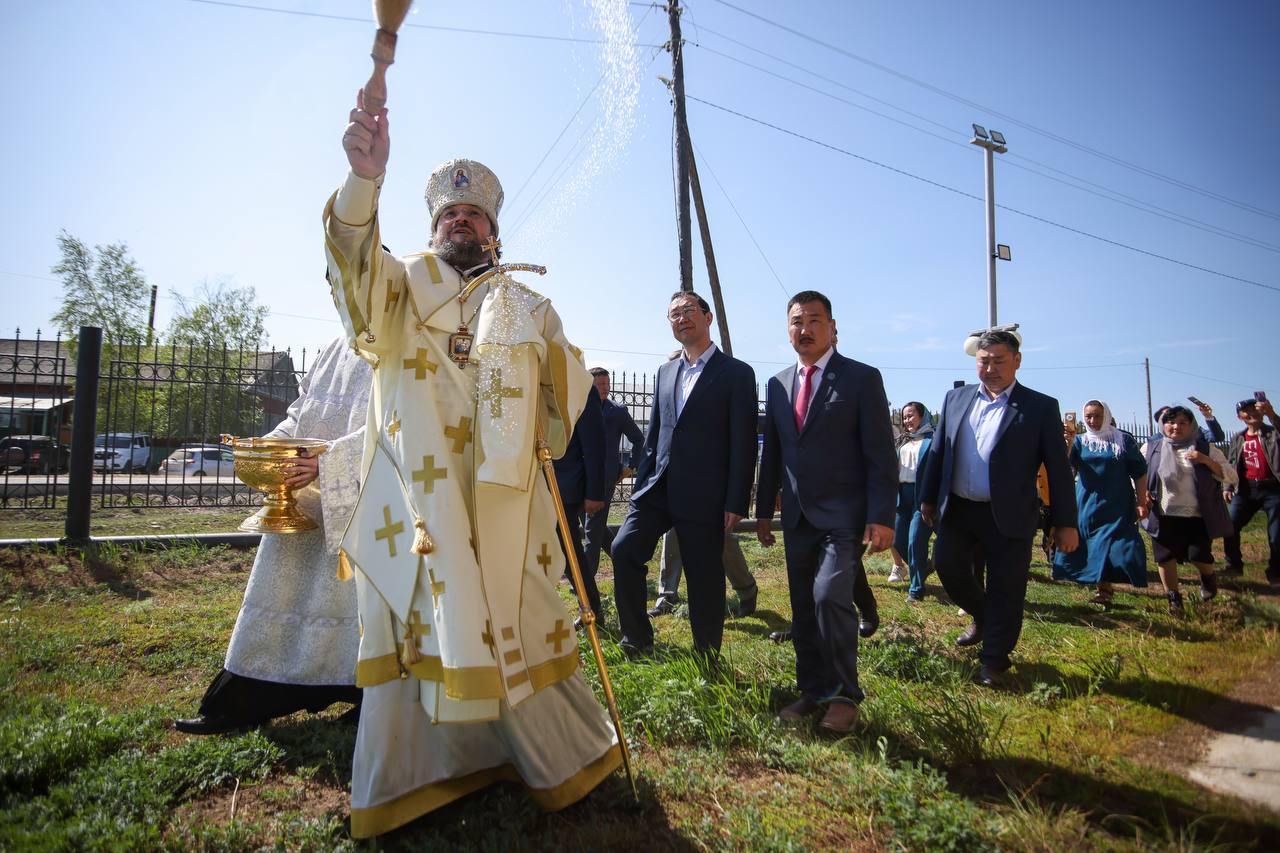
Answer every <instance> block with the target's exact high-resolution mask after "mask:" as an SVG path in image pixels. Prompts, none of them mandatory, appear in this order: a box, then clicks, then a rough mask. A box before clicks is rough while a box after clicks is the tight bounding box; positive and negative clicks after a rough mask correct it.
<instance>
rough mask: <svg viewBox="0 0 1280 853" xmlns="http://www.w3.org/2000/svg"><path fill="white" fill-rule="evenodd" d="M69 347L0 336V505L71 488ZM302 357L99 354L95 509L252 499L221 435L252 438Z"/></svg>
mask: <svg viewBox="0 0 1280 853" xmlns="http://www.w3.org/2000/svg"><path fill="white" fill-rule="evenodd" d="M75 349H76V348H75V347H74V346H71V345H70V342H67V341H63V340H61V339H60V338H54V339H53V340H52V341H50V340H48V339H42V338H41V336H40V335H39V334H37V335H36V337H35V338H31V339H23V338H22V336H21V334H20V333H16V334H15V335H14V337H13V338H12V339H10V340H0V507H3V508H15V507H16V508H21V507H44V508H53V507H57V506H59V504H60V502H63V501H65V498H66V495H67V494H68V490H69V487H70V482H69V481H70V477H69V475H68V468H69V462H70V443H71V429H70V424H71V413H72V406H73V404H74V402H75V388H74V387H73V385H74V381H73V380H74V375H73V368H74V365H75V357H76V355H77V353H76V352H75ZM306 362H307V351H306V350H305V349H304V350H301V351H300V352H298V353H297V354H296V355H295V354H294V352H292V351H290V350H276V349H268V350H257V349H255V350H251V351H240V350H231V349H227V348H215V347H191V346H181V345H178V344H165V345H157V344H147V343H145V342H142V341H106V342H104V343H103V344H102V346H101V355H100V362H99V364H100V367H99V370H98V374H97V379H98V383H97V384H98V391H97V397H96V400H95V401H94V402H95V404H96V405H95V407H94V409H95V413H94V416H93V420H94V427H93V433H94V437H93V452H92V456H93V463H92V471H93V480H92V492H93V502H94V503H95V504H97V505H98V506H103V507H106V506H128V507H157V506H218V505H244V506H252V505H255V504H259V503H261V495H259V494H258V493H256V492H254V491H252V490H250V489H249V488H248V487H246V486H244V485H243V484H241V483H240V482H239V481H238V480H237V479H236V478H235V476H234V473H233V471H232V465H231V459H230V454H229V452H227V451H226V450H224V449H223V448H221V447H220V446H219V440H220V437H221V436H222V435H223V434H231V435H237V436H245V435H260V434H262V433H264V432H267V431H268V430H270V429H271V428H272V427H274V426H275V425H276V424H278V423H279V422H280V421H281V420H283V418H284V416H285V414H286V412H287V410H288V406H289V404H290V403H291V402H293V400H295V399H296V398H297V396H298V384H299V381H300V379H301V377H302V374H303V373H304V372H305V371H306V367H307V364H306Z"/></svg>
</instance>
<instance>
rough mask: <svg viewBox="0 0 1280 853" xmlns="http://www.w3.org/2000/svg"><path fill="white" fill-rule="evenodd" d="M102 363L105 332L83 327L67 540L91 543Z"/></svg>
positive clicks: (81, 331) (78, 358)
mask: <svg viewBox="0 0 1280 853" xmlns="http://www.w3.org/2000/svg"><path fill="white" fill-rule="evenodd" d="M101 364H102V330H101V329H99V328H96V327H94V326H81V327H80V340H79V344H78V345H77V348H76V390H75V394H76V397H75V407H74V409H73V410H72V411H73V414H72V416H71V417H72V420H71V462H70V467H69V472H68V473H69V475H70V476H69V478H68V484H67V526H66V531H65V532H66V538H67V540H68V541H71V542H88V541H89V508H90V505H91V503H92V497H93V494H92V492H93V436H94V434H95V433H96V431H97V428H98V371H99V368H100V367H101Z"/></svg>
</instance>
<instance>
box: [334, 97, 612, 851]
mask: <svg viewBox="0 0 1280 853" xmlns="http://www.w3.org/2000/svg"><path fill="white" fill-rule="evenodd" d="M387 131H388V125H387V111H386V109H385V108H384V109H380V110H375V111H373V112H372V113H371V112H368V111H366V110H365V109H364V101H363V93H361V94H360V95H359V96H357V103H356V108H355V109H354V110H352V111H351V115H350V123H349V124H348V125H347V128H346V132H345V133H344V135H343V148H344V149H345V151H346V154H347V160H348V162H349V164H350V166H351V172H350V174H349V175H348V176H347V179H346V181H345V183H344V184H343V185H342V187H341V188H340V189H339V190H338V191H337V192H336V193H335V194H334V195H333V196H332V197H331V198H330V200H329V203H328V205H327V206H326V208H325V217H324V218H325V241H326V248H327V254H328V259H329V270H330V277H331V279H332V283H333V297H334V302H335V304H336V305H337V308H338V313H339V314H340V316H341V318H342V321H343V324H344V326H345V327H346V332H347V336H348V339H349V340H350V342H351V345H352V346H353V347H354V348H355V349H356V350H357V352H359V353H360V354H361V355H362V356H363V357H364V358H365V359H367V360H368V361H369V362H370V363H371V364H372V365H373V367H374V390H373V395H372V398H371V400H370V405H369V420H368V427H367V431H366V435H367V438H366V443H365V450H364V456H363V459H362V462H361V473H362V476H361V484H362V486H361V494H360V499H359V502H358V504H357V506H356V510H355V512H354V514H353V516H352V520H351V524H350V525H349V526H348V528H347V530H346V533H345V534H344V536H343V540H342V552H341V553H342V557H343V559H344V561H345V565H346V567H347V568H348V569H349V571H350V573H351V574H352V575H353V576H354V580H355V584H356V590H357V593H358V598H359V612H360V628H361V640H360V656H359V663H358V665H357V669H356V683H357V684H358V685H359V686H361V687H363V688H364V689H365V690H364V705H363V709H362V712H361V718H360V729H359V734H358V736H357V740H356V752H355V759H354V766H353V770H352V780H351V831H352V835H354V836H356V837H368V836H372V835H377V834H380V833H383V832H386V831H388V830H390V829H393V828H395V827H397V826H400V825H402V824H404V823H406V822H408V821H410V820H412V819H414V818H415V817H417V816H419V815H421V814H424V813H426V812H429V811H431V810H433V809H435V808H438V807H439V806H442V805H444V804H445V803H448V802H450V801H452V800H454V799H456V798H458V797H460V796H463V795H465V794H467V793H469V792H471V791H474V790H476V789H478V788H481V787H483V786H485V785H488V784H490V783H492V782H495V781H500V780H508V781H516V782H521V783H523V784H524V786H525V787H526V789H527V790H528V791H529V792H530V794H531V795H532V796H533V797H534V799H535V800H536V801H537V802H538V803H539V804H540V805H542V806H543V807H544V808H548V809H557V808H561V807H563V806H566V805H568V804H570V803H572V802H574V801H576V800H578V799H580V798H581V797H583V796H585V795H586V794H587V793H588V792H589V791H590V790H591V789H592V788H594V787H595V786H596V785H597V784H598V783H599V782H600V781H601V780H602V779H604V777H605V776H607V775H608V774H609V773H611V772H612V771H613V770H614V769H615V768H616V767H617V766H618V764H619V762H620V752H619V747H618V744H617V741H616V737H615V735H614V732H613V730H612V728H611V727H610V724H609V719H608V716H607V715H606V713H605V712H604V710H603V709H602V708H601V707H600V705H599V704H598V703H597V701H596V699H595V697H594V695H593V694H592V692H591V690H590V688H588V687H587V686H586V684H585V683H584V682H583V680H582V678H581V676H580V674H579V673H578V651H577V645H576V638H575V635H574V631H573V628H572V624H573V618H572V615H570V614H569V613H568V612H567V611H566V609H565V607H564V605H563V603H562V602H561V600H560V598H559V595H558V594H557V592H556V588H555V585H556V582H557V580H558V579H559V578H560V576H561V574H563V571H564V558H563V556H562V554H561V550H560V548H559V547H558V546H557V538H556V536H557V534H556V521H555V511H554V505H553V503H552V496H551V493H550V492H549V491H548V489H547V486H546V483H545V482H544V481H543V479H542V477H541V476H539V475H538V472H537V470H536V467H535V457H534V442H535V432H536V430H537V428H538V427H539V426H541V428H542V431H543V433H544V434H545V435H546V437H547V440H548V442H549V443H550V445H551V450H552V454H553V455H554V456H559V455H560V454H562V453H563V452H564V449H565V445H566V443H567V442H568V439H569V436H570V434H571V433H572V432H573V425H574V422H575V420H576V419H577V417H578V415H579V414H580V412H581V411H582V408H583V405H584V403H585V401H586V398H587V394H589V393H594V392H593V388H592V384H591V376H590V374H589V373H588V372H587V371H586V369H585V367H584V365H583V363H582V353H581V351H579V350H578V349H577V348H576V347H574V346H573V345H572V344H570V343H569V342H568V340H566V339H565V336H564V333H563V330H562V329H561V325H560V318H559V316H558V315H557V314H556V312H555V310H554V309H553V308H552V306H551V303H550V302H549V301H548V300H547V299H545V298H544V297H542V296H540V295H538V294H537V293H534V292H533V291H532V290H529V289H528V288H526V287H524V286H523V285H521V284H519V283H517V282H515V281H513V280H511V279H509V278H507V277H506V275H505V273H503V272H501V271H491V270H490V265H489V261H495V262H496V258H497V240H496V237H497V233H498V214H499V212H500V210H501V208H502V185H501V184H500V183H499V181H498V178H497V176H496V175H494V173H493V172H491V171H490V170H489V169H488V168H486V167H485V166H484V165H482V164H480V163H477V162H475V161H473V160H466V159H457V160H450V161H448V162H447V163H444V164H442V165H441V166H440V167H438V168H437V169H436V171H435V172H434V173H433V174H432V175H431V177H430V179H429V180H428V183H427V189H426V201H427V208H428V211H429V212H430V214H431V238H430V240H429V241H428V245H427V249H426V251H423V252H420V253H417V254H414V255H410V256H408V257H404V258H395V257H393V256H391V255H390V254H389V253H387V252H384V251H381V250H380V248H379V246H380V238H379V227H378V217H377V207H378V194H379V191H380V189H381V187H382V182H383V178H384V173H385V170H386V164H387V159H388V153H389V147H390V143H389V136H388V132H387ZM487 259H488V260H487ZM486 272H489V273H490V274H489V275H487V276H486V277H485V278H484V279H482V280H481V281H482V282H483V283H480V284H478V286H477V287H475V288H474V289H473V290H468V287H469V285H470V284H471V283H472V282H473V281H475V280H476V279H477V278H478V277H479V276H481V275H484V274H485V273H486Z"/></svg>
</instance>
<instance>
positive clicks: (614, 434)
mask: <svg viewBox="0 0 1280 853" xmlns="http://www.w3.org/2000/svg"><path fill="white" fill-rule="evenodd" d="M591 376H592V377H593V379H592V381H593V382H594V383H595V386H596V393H597V394H599V395H600V407H601V409H602V411H603V414H604V485H605V489H604V490H605V500H604V506H602V507H601V508H600V510H599V511H598V512H595V513H590V512H589V513H587V525H586V527H587V545H586V548H585V550H584V557H585V559H584V561H583V563H582V573H583V574H584V575H586V574H590V575H591V577H593V578H594V577H595V576H596V571H597V570H598V569H599V568H600V549H601V548H602V547H604V548H608V549H612V548H613V541H612V538H611V537H610V536H609V499H610V496H612V495H613V490H614V489H615V488H617V486H618V482H619V481H620V480H621V479H622V478H623V477H627V476H629V475H630V474H632V473H634V472H633V471H632V470H631V467H630V465H628V466H627V467H625V468H624V467H623V465H622V456H621V450H620V444H621V441H622V437H623V436H624V435H625V436H626V437H627V440H628V441H630V442H631V454H634V455H636V456H639V454H640V445H642V444H644V433H642V432H641V431H640V427H638V426H636V422H635V420H634V419H633V418H632V417H631V413H630V412H628V411H627V407H626V406H620V405H618V404H617V403H615V402H613V401H612V400H610V399H609V371H607V370H605V369H604V368H603V367H593V368H591ZM629 455H630V454H629ZM606 541H607V542H608V544H607V545H606V544H605V543H606Z"/></svg>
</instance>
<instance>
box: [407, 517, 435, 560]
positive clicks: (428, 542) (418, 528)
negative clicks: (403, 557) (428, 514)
mask: <svg viewBox="0 0 1280 853" xmlns="http://www.w3.org/2000/svg"><path fill="white" fill-rule="evenodd" d="M435 549H436V543H435V540H433V539H432V538H431V534H430V533H427V523H426V522H425V521H423V520H422V519H421V518H418V517H416V516H415V517H414V519H413V553H415V554H430V553H431V552H432V551H434V550H435Z"/></svg>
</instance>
